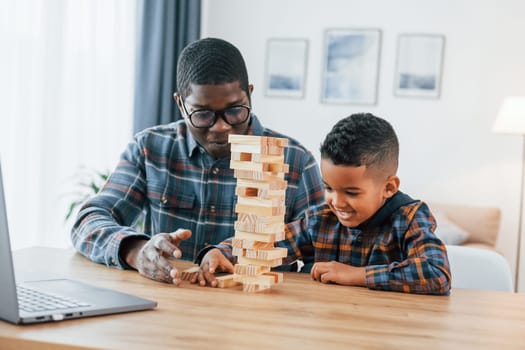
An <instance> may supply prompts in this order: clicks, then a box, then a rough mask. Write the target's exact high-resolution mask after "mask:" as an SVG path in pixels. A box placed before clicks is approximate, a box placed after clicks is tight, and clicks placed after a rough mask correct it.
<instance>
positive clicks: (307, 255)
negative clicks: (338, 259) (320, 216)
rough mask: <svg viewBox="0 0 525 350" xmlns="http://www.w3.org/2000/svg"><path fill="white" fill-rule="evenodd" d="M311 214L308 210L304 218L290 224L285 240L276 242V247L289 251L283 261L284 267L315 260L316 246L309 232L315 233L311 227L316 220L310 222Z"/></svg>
mask: <svg viewBox="0 0 525 350" xmlns="http://www.w3.org/2000/svg"><path fill="white" fill-rule="evenodd" d="M309 218H310V212H309V210H307V211H306V212H305V213H304V214H303V216H302V217H301V218H299V219H297V220H295V221H292V222H289V223H287V224H286V225H285V227H284V233H285V239H284V240H282V241H280V242H276V244H275V246H276V247H280V248H286V249H288V255H287V257H286V258H284V259H283V265H290V264H292V263H294V262H295V261H296V260H302V261H303V262H304V263H305V264H307V263H311V262H313V260H314V246H313V243H312V237H311V235H310V234H309V232H314V231H313V229H312V228H310V227H309V225H311V224H312V222H313V221H315V220H313V221H312V220H309Z"/></svg>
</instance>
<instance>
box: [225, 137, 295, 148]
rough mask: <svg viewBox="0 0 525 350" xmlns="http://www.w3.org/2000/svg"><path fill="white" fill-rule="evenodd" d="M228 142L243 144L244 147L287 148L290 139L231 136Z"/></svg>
mask: <svg viewBox="0 0 525 350" xmlns="http://www.w3.org/2000/svg"><path fill="white" fill-rule="evenodd" d="M228 142H229V143H232V144H243V145H256V144H259V145H269V146H279V147H287V146H288V139H287V138H285V137H272V136H257V135H239V134H230V135H228Z"/></svg>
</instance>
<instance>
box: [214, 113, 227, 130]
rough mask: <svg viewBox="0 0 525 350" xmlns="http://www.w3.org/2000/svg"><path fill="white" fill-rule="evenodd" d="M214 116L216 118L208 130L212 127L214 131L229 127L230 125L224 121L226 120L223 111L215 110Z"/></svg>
mask: <svg viewBox="0 0 525 350" xmlns="http://www.w3.org/2000/svg"><path fill="white" fill-rule="evenodd" d="M215 117H216V118H217V120H216V121H215V124H213V125H212V127H211V128H210V130H211V129H213V130H214V131H224V130H230V129H231V127H232V126H231V125H230V124H228V123H226V120H224V112H220V111H219V112H215Z"/></svg>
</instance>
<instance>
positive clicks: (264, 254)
mask: <svg viewBox="0 0 525 350" xmlns="http://www.w3.org/2000/svg"><path fill="white" fill-rule="evenodd" d="M250 252H256V254H255V255H256V258H257V259H260V260H275V259H279V258H286V257H287V256H288V249H286V248H278V247H275V248H272V249H246V256H247V257H248V258H249V257H250V256H251V255H252V253H250Z"/></svg>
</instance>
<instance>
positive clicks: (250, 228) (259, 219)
mask: <svg viewBox="0 0 525 350" xmlns="http://www.w3.org/2000/svg"><path fill="white" fill-rule="evenodd" d="M234 227H235V229H236V230H239V231H246V232H255V233H278V232H282V231H284V215H282V216H281V215H276V216H262V215H255V214H251V213H239V215H237V221H236V222H235V223H234Z"/></svg>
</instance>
